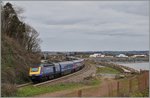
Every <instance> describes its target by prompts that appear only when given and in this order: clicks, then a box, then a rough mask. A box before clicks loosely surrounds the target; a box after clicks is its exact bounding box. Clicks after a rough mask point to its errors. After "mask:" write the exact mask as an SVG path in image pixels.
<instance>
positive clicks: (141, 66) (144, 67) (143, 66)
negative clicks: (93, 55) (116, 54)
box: [117, 62, 150, 71]
mask: <svg viewBox="0 0 150 98" xmlns="http://www.w3.org/2000/svg"><path fill="white" fill-rule="evenodd" d="M117 64H120V65H123V66H127V67H130V68H133V69H135V70H139V71H140V69H141V70H150V63H149V62H141V63H122V62H118V63H117Z"/></svg>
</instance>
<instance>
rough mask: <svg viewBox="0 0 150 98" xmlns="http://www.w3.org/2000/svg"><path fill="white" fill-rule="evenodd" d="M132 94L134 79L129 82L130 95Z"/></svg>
mask: <svg viewBox="0 0 150 98" xmlns="http://www.w3.org/2000/svg"><path fill="white" fill-rule="evenodd" d="M131 92H132V79H130V80H129V93H131Z"/></svg>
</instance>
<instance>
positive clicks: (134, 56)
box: [131, 55, 146, 58]
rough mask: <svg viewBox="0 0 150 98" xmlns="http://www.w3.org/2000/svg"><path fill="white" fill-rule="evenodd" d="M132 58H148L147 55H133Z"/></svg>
mask: <svg viewBox="0 0 150 98" xmlns="http://www.w3.org/2000/svg"><path fill="white" fill-rule="evenodd" d="M131 57H133V58H136V57H146V55H133V56H131Z"/></svg>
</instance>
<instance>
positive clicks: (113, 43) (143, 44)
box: [11, 1, 149, 51]
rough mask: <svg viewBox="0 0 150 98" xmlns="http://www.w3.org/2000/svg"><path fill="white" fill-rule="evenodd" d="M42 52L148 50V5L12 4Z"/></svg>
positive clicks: (103, 2)
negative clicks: (35, 33) (19, 9)
mask: <svg viewBox="0 0 150 98" xmlns="http://www.w3.org/2000/svg"><path fill="white" fill-rule="evenodd" d="M11 3H12V4H13V5H14V7H15V6H19V7H22V8H23V9H24V12H23V13H22V14H21V16H24V17H25V18H24V19H23V21H25V23H27V24H30V25H31V26H32V27H34V28H35V29H36V30H37V31H38V32H39V38H40V39H41V40H42V43H41V44H40V46H41V50H42V51H133V50H149V3H148V1H11Z"/></svg>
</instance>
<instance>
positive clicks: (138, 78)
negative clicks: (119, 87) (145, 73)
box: [137, 76, 141, 91]
mask: <svg viewBox="0 0 150 98" xmlns="http://www.w3.org/2000/svg"><path fill="white" fill-rule="evenodd" d="M137 80H138V90H139V91H141V86H140V77H139V76H138V77H137Z"/></svg>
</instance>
